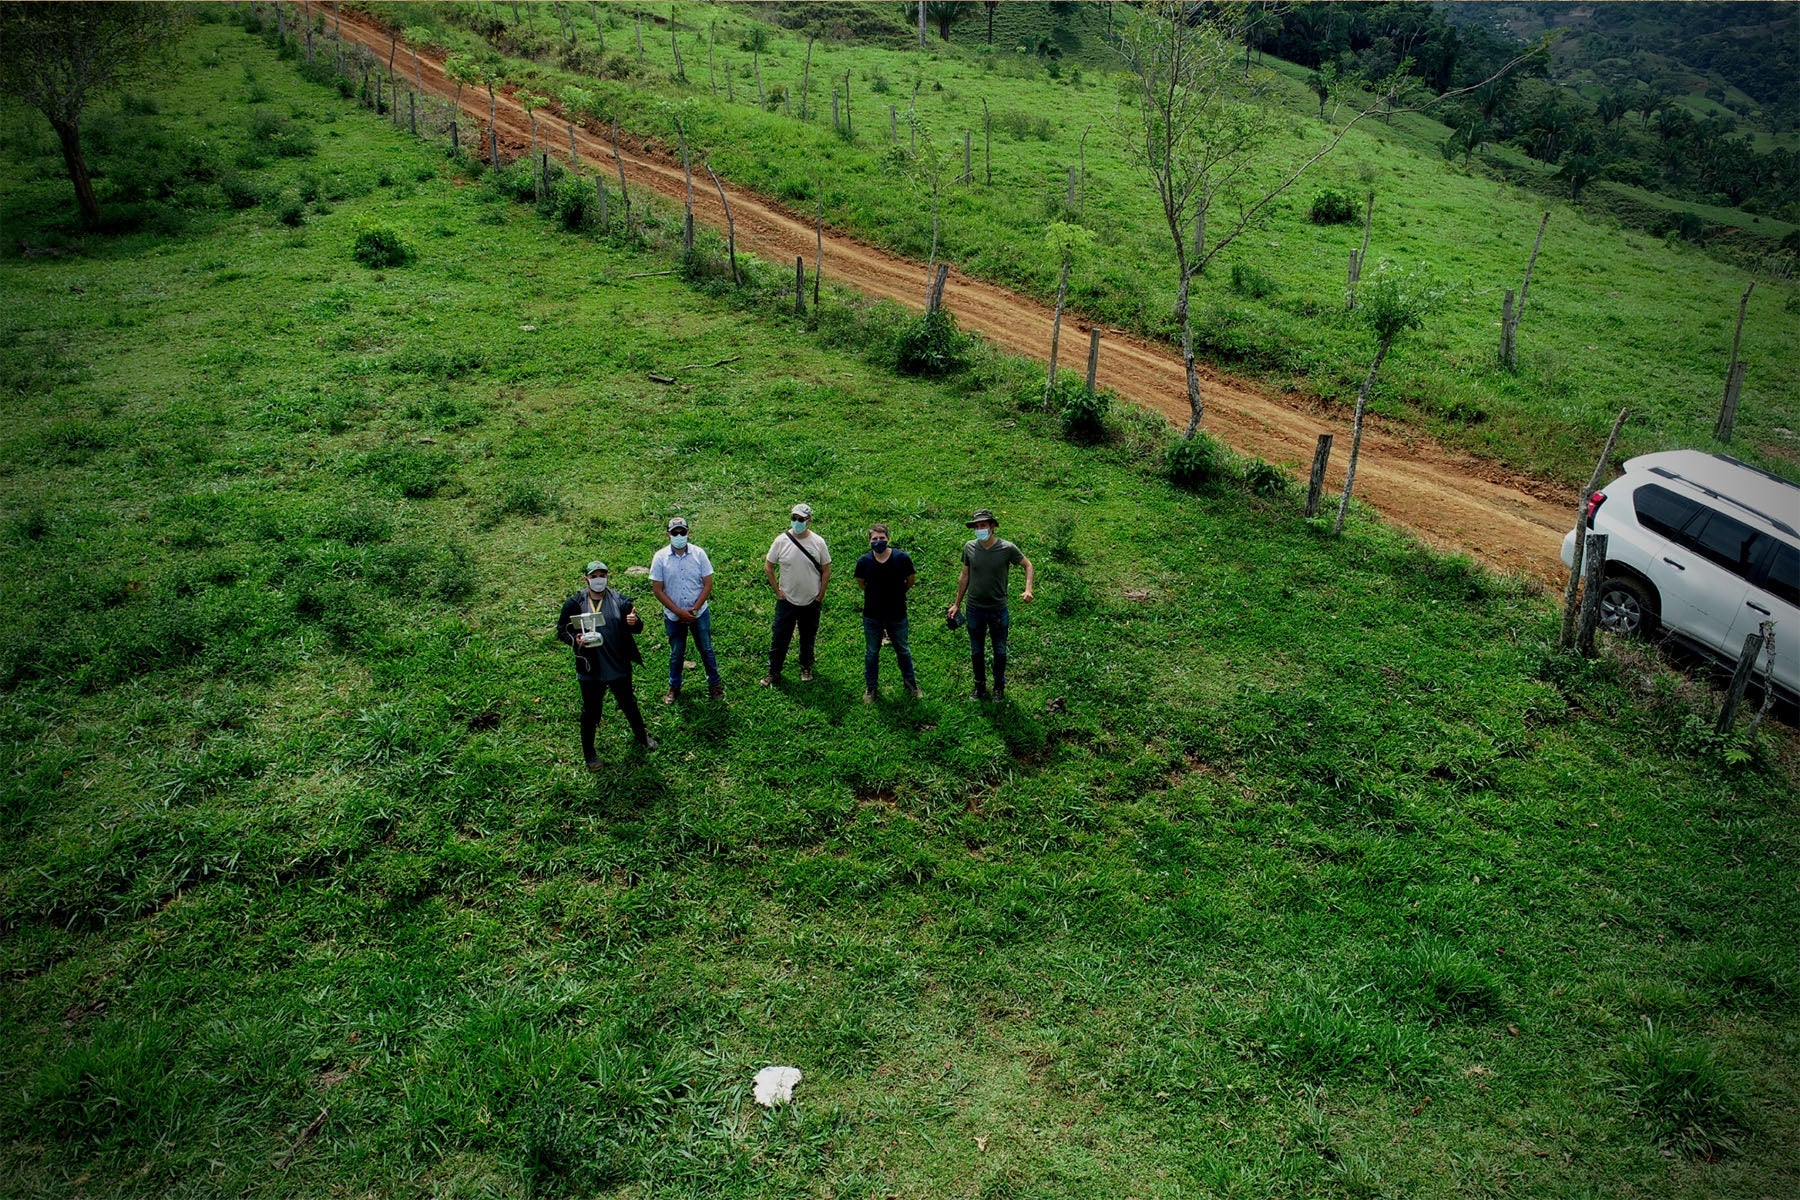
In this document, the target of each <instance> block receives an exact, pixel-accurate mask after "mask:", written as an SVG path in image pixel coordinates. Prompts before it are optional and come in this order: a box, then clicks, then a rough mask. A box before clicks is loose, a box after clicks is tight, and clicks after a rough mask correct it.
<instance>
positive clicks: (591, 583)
mask: <svg viewBox="0 0 1800 1200" xmlns="http://www.w3.org/2000/svg"><path fill="white" fill-rule="evenodd" d="M587 582H588V587H589V588H591V589H592V590H594V591H596V592H604V591H605V590H606V576H604V575H589V576H588V581H587Z"/></svg>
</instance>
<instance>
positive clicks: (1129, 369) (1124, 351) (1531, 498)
mask: <svg viewBox="0 0 1800 1200" xmlns="http://www.w3.org/2000/svg"><path fill="white" fill-rule="evenodd" d="M343 32H344V37H345V40H346V41H349V42H354V43H361V44H362V45H365V46H367V47H369V49H370V50H372V51H376V52H377V53H378V55H379V56H380V57H381V58H382V60H383V61H385V60H386V56H387V51H388V46H389V43H388V33H387V31H386V30H385V29H383V28H382V27H381V26H379V25H378V24H377V23H375V22H374V21H372V20H370V19H369V18H368V17H366V16H364V15H362V14H360V13H351V12H346V13H344V14H343ZM409 53H410V51H409ZM419 62H420V64H421V66H422V71H423V75H424V82H425V89H426V91H427V92H429V93H431V94H432V95H434V96H437V97H439V98H441V99H445V100H451V99H453V98H454V97H455V95H456V85H455V84H454V83H452V82H450V81H449V80H448V79H447V78H446V77H445V76H444V73H443V63H442V61H441V60H440V59H437V58H434V57H431V56H429V55H427V54H426V53H425V52H424V51H423V50H421V51H420V53H419ZM409 82H410V80H409ZM486 98H487V97H486V95H485V93H484V92H480V91H475V92H473V93H472V92H471V90H470V89H466V88H465V89H464V103H463V106H462V111H463V113H464V114H465V115H466V116H469V117H473V118H475V121H476V125H475V127H476V129H477V130H480V131H482V132H481V133H480V134H478V137H479V138H482V139H485V136H486V134H485V130H486V123H487V107H486V105H485V104H484V103H483V101H485V100H486ZM496 99H497V119H496V122H495V124H496V131H497V133H498V136H499V141H500V144H501V148H502V149H501V153H502V156H503V157H517V156H519V155H522V154H525V153H528V152H529V150H530V147H531V122H530V119H529V118H528V117H527V115H526V113H525V110H524V108H522V107H521V106H520V105H519V104H518V102H517V101H516V100H514V99H513V98H512V97H511V96H508V95H504V94H501V93H496ZM553 120H554V125H553V126H552V127H551V128H548V129H547V128H545V126H547V125H551V122H546V121H544V120H543V119H542V118H540V121H539V125H540V130H539V132H540V143H541V146H542V148H543V149H546V150H548V151H549V152H551V153H556V147H557V146H558V145H560V144H561V142H560V141H559V137H560V138H566V136H567V135H566V129H565V128H561V126H563V124H564V123H563V122H562V120H561V119H560V118H555V119H553ZM576 141H577V145H578V146H579V148H580V150H581V154H582V159H583V165H584V167H585V168H586V170H587V173H588V174H590V175H591V174H592V173H594V172H596V171H603V172H604V173H605V174H606V175H607V176H608V177H611V178H616V170H617V169H616V167H615V166H614V164H613V161H612V146H611V143H610V141H609V140H608V139H607V138H605V137H602V136H600V135H597V134H595V133H594V132H592V131H590V130H585V129H584V128H583V127H582V126H580V125H577V126H576ZM648 147H649V143H647V142H645V141H644V140H643V139H642V138H635V139H633V141H632V147H631V148H630V149H627V147H626V145H625V143H624V141H623V140H622V141H621V144H620V146H619V151H620V156H621V158H622V159H623V160H624V163H625V175H626V178H627V179H628V180H629V181H630V183H631V185H632V186H633V187H634V188H636V189H647V190H652V191H655V192H657V193H658V194H659V195H661V196H663V197H665V198H667V199H671V200H674V201H676V202H680V201H681V200H682V198H683V197H684V195H685V193H686V184H685V182H684V180H683V177H682V171H681V164H680V162H679V161H678V160H672V159H671V158H670V157H668V156H664V155H659V154H657V153H655V151H654V150H653V149H649V148H648ZM481 152H482V153H484V154H485V153H487V150H486V146H485V144H483V146H482V150H481ZM702 183H710V180H704V179H703V180H702V181H700V182H697V183H696V185H695V188H694V214H695V219H696V220H699V221H704V222H706V223H707V224H709V225H712V226H714V227H715V228H717V229H720V230H723V229H724V227H725V214H724V211H723V210H722V209H721V208H720V206H719V202H718V197H717V195H716V193H715V192H714V191H713V190H712V189H711V188H710V187H703V186H702ZM725 191H726V194H727V196H728V197H729V198H730V201H731V212H732V216H733V218H734V219H735V222H736V226H737V240H738V245H739V246H740V247H741V248H742V249H744V250H746V251H748V252H750V253H753V254H756V255H758V256H759V257H761V258H764V259H765V260H767V261H770V262H773V263H777V264H780V263H790V262H792V261H793V260H794V258H795V256H796V255H799V256H802V257H804V258H805V259H806V262H807V265H808V267H809V268H810V267H811V266H812V262H813V255H814V240H813V239H814V232H813V225H812V223H811V222H810V221H809V220H807V219H806V218H805V217H803V216H799V215H797V214H794V213H791V212H789V211H788V210H787V209H785V208H783V207H782V206H781V205H779V204H777V203H775V202H774V201H772V200H770V199H768V198H767V197H764V196H759V195H757V194H755V193H753V192H748V191H745V190H744V189H742V188H736V187H732V186H731V185H729V184H726V187H725ZM825 274H826V276H827V277H828V278H831V279H833V280H834V281H837V282H840V283H845V284H848V285H850V286H851V287H853V288H855V289H856V290H858V291H860V292H862V293H863V294H864V295H868V296H874V297H885V298H887V299H891V300H894V301H896V302H898V303H901V304H904V305H907V306H908V307H910V308H914V309H922V308H923V307H924V303H925V268H924V265H923V264H921V263H917V262H913V261H911V260H908V259H904V258H901V257H899V256H897V255H893V254H889V253H887V252H885V251H882V250H878V249H876V248H874V247H872V246H869V245H866V244H864V243H862V242H859V241H857V240H856V239H855V238H853V237H849V236H847V235H845V234H842V233H838V232H833V231H832V230H830V229H827V230H826V231H825ZM945 303H946V304H947V305H948V306H949V307H950V308H951V309H952V310H953V311H954V312H955V313H956V315H957V320H958V321H959V323H961V325H962V326H963V327H964V328H965V329H970V330H974V331H977V332H979V333H981V334H982V335H983V336H984V337H986V338H988V339H989V340H990V341H992V342H994V343H995V344H996V345H998V346H1000V347H1002V348H1004V349H1006V350H1008V351H1010V352H1012V353H1016V354H1022V355H1028V356H1030V357H1033V358H1042V357H1044V356H1046V355H1047V352H1048V348H1049V345H1050V323H1051V317H1052V313H1051V310H1050V308H1049V306H1048V305H1045V304H1043V303H1040V302H1039V301H1037V300H1034V299H1031V298H1030V297H1027V296H1023V295H1020V294H1019V293H1017V292H1013V291H1009V290H1007V289H1005V288H1001V287H996V286H995V285H993V284H989V283H985V282H983V281H981V280H979V279H974V278H970V277H968V276H966V275H963V274H961V273H960V272H958V271H956V270H955V269H954V268H953V269H952V270H951V272H950V281H949V285H948V287H947V288H946V290H945ZM1080 328H1082V330H1083V331H1084V332H1085V329H1086V327H1085V326H1081V327H1080ZM1100 376H1101V379H1102V381H1103V382H1104V383H1105V384H1106V385H1107V386H1109V387H1111V388H1113V389H1114V390H1115V391H1117V392H1118V393H1119V395H1120V396H1121V397H1123V398H1125V399H1127V400H1130V401H1132V402H1133V403H1135V404H1138V405H1141V406H1142V407H1144V408H1147V409H1150V410H1151V411H1154V412H1159V413H1162V414H1164V415H1165V416H1167V417H1168V418H1169V419H1170V420H1172V421H1174V422H1175V423H1176V424H1177V425H1178V426H1185V425H1186V423H1187V419H1188V407H1187V390H1186V384H1185V382H1184V380H1183V375H1182V368H1181V359H1180V357H1179V355H1177V354H1176V353H1174V352H1173V350H1172V349H1171V348H1169V347H1166V346H1161V345H1157V344H1154V343H1150V342H1147V341H1145V340H1143V339H1141V338H1137V337H1133V336H1131V335H1129V334H1125V333H1121V332H1119V331H1116V330H1113V329H1106V330H1105V336H1104V339H1103V341H1102V343H1101V348H1100ZM1202 385H1203V395H1204V396H1205V399H1206V424H1205V428H1206V429H1207V430H1208V432H1210V433H1211V434H1212V435H1213V436H1214V437H1217V438H1219V439H1220V440H1221V441H1224V442H1225V443H1226V444H1228V445H1230V446H1232V447H1234V448H1235V449H1237V450H1240V451H1243V452H1245V453H1248V454H1254V455H1256V456H1258V457H1260V458H1264V459H1267V460H1268V461H1270V462H1272V463H1276V464H1279V465H1282V466H1285V467H1288V468H1290V469H1292V470H1297V471H1298V472H1299V473H1300V474H1301V475H1302V476H1304V474H1305V472H1306V471H1307V470H1308V469H1309V468H1310V465H1311V462H1312V452H1313V446H1314V443H1315V442H1316V441H1317V439H1318V435H1319V434H1321V433H1334V434H1336V435H1337V438H1336V442H1335V445H1334V448H1333V451H1332V467H1331V470H1330V472H1329V473H1328V474H1327V485H1328V490H1329V489H1330V488H1331V487H1336V488H1340V489H1341V488H1342V486H1343V467H1344V462H1345V461H1346V460H1347V459H1348V457H1349V448H1350V436H1349V435H1350V430H1349V423H1348V421H1347V420H1343V419H1339V418H1337V417H1335V416H1330V415H1323V414H1321V413H1318V412H1315V411H1312V409H1313V408H1315V407H1317V404H1318V402H1317V401H1316V400H1315V401H1314V402H1313V404H1312V406H1310V407H1308V406H1306V405H1305V403H1304V401H1301V402H1290V401H1287V400H1283V399H1279V398H1276V397H1274V396H1271V395H1269V394H1268V393H1266V392H1264V391H1263V390H1262V389H1261V388H1259V387H1257V386H1255V385H1254V384H1251V383H1247V382H1245V381H1244V380H1241V379H1235V378H1233V377H1231V376H1228V375H1223V374H1220V373H1219V372H1217V371H1214V370H1211V369H1205V368H1203V370H1202ZM1356 484H1357V496H1358V498H1359V499H1361V500H1362V501H1363V502H1365V503H1366V504H1368V505H1369V506H1370V507H1371V508H1373V509H1374V510H1375V511H1376V512H1378V513H1380V514H1381V516H1382V517H1383V518H1384V519H1386V520H1388V521H1390V522H1392V523H1393V524H1395V525H1398V526H1400V527H1402V528H1404V529H1406V530H1409V531H1410V532H1412V533H1413V534H1415V535H1416V536H1418V537H1419V538H1420V539H1422V540H1423V541H1425V542H1427V543H1429V544H1431V545H1434V546H1437V547H1440V548H1443V549H1449V550H1457V551H1462V552H1465V553H1468V554H1471V555H1473V556H1474V557H1476V558H1478V559H1481V560H1483V561H1484V562H1487V563H1489V564H1491V565H1493V566H1496V567H1499V568H1501V569H1503V570H1508V571H1515V572H1519V573H1522V574H1526V575H1530V576H1533V577H1536V578H1538V579H1540V580H1544V581H1547V582H1557V581H1560V579H1561V577H1562V568H1561V563H1560V561H1559V558H1558V556H1559V552H1560V546H1561V541H1562V535H1563V533H1564V532H1565V530H1566V529H1567V528H1568V527H1569V526H1570V525H1571V524H1572V523H1573V509H1574V502H1575V496H1574V495H1573V494H1572V493H1570V494H1568V495H1566V496H1565V495H1559V491H1560V489H1557V488H1555V487H1554V486H1553V485H1548V484H1545V483H1544V482H1543V481H1541V480H1535V479H1531V478H1529V477H1527V476H1523V475H1520V474H1517V473H1515V472H1511V471H1508V470H1506V469H1505V468H1503V467H1500V466H1498V465H1497V464H1495V463H1492V462H1488V461H1485V460H1482V459H1479V458H1476V457H1475V456H1473V455H1469V454H1463V453H1460V452H1457V451H1453V450H1450V449H1448V448H1447V447H1445V446H1443V445H1442V444H1440V443H1438V442H1437V441H1435V440H1434V439H1431V438H1428V437H1425V436H1423V435H1417V434H1413V433H1410V432H1408V431H1406V430H1405V429H1404V428H1401V427H1397V426H1390V425H1388V424H1386V423H1383V422H1379V421H1375V420H1370V421H1368V422H1366V423H1365V426H1364V430H1363V445H1362V451H1361V453H1360V455H1359V457H1358V460H1357V471H1356Z"/></svg>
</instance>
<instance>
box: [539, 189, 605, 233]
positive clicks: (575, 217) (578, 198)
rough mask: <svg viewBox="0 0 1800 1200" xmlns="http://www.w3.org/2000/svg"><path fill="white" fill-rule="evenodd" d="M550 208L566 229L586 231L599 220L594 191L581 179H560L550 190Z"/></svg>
mask: <svg viewBox="0 0 1800 1200" xmlns="http://www.w3.org/2000/svg"><path fill="white" fill-rule="evenodd" d="M550 206H551V209H552V211H554V212H555V214H556V219H557V220H558V221H559V222H560V223H561V224H562V227H563V228H564V229H567V230H570V231H574V230H578V229H586V228H588V227H589V226H590V225H593V224H594V223H595V222H596V221H597V220H598V218H599V213H598V211H597V209H598V206H599V201H598V200H597V199H596V197H595V195H594V189H593V188H591V187H589V186H588V185H587V183H586V182H585V181H583V180H580V179H575V178H573V177H567V178H563V179H558V180H557V181H556V182H555V184H553V185H552V186H551V189H550Z"/></svg>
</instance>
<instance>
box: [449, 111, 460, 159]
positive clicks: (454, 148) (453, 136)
mask: <svg viewBox="0 0 1800 1200" xmlns="http://www.w3.org/2000/svg"><path fill="white" fill-rule="evenodd" d="M450 157H451V158H461V157H462V138H461V137H460V136H459V135H458V132H457V128H456V118H455V117H451V118H450Z"/></svg>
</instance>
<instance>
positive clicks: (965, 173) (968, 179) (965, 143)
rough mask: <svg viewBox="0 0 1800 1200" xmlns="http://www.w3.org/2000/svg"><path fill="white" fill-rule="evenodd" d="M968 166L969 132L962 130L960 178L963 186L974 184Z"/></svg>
mask: <svg viewBox="0 0 1800 1200" xmlns="http://www.w3.org/2000/svg"><path fill="white" fill-rule="evenodd" d="M969 165H970V164H969V131H968V130H966V129H965V130H963V177H962V181H963V183H965V184H970V183H974V182H975V176H974V174H973V173H972V172H971V171H970V170H969Z"/></svg>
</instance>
